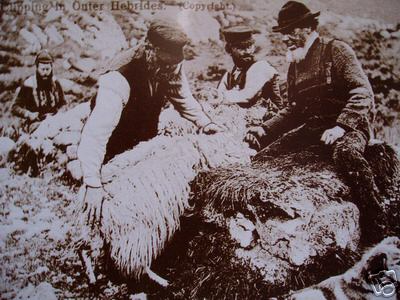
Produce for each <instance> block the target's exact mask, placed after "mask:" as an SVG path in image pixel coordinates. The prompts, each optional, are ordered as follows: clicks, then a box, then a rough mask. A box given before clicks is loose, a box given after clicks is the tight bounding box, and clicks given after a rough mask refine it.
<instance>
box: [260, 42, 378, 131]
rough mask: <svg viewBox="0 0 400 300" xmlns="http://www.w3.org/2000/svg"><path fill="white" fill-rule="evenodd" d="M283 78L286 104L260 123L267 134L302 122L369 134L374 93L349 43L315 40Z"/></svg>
mask: <svg viewBox="0 0 400 300" xmlns="http://www.w3.org/2000/svg"><path fill="white" fill-rule="evenodd" d="M287 81H288V102H289V106H288V107H287V108H286V109H284V110H283V111H281V112H280V113H279V114H278V115H277V116H275V117H273V118H272V119H270V120H268V121H266V122H265V123H264V124H263V127H264V129H265V131H266V132H267V135H272V136H279V135H280V134H283V133H285V132H287V131H289V130H291V129H293V128H296V127H298V126H300V125H303V124H306V125H307V126H310V127H319V128H321V127H324V128H326V129H329V128H331V127H334V126H336V125H339V126H341V127H342V128H344V129H346V130H347V131H351V130H359V131H362V132H363V133H364V134H365V135H366V136H367V137H371V135H372V128H371V123H372V121H373V116H374V111H375V107H374V95H373V92H372V88H371V85H370V83H369V81H368V78H367V76H366V75H365V73H364V71H363V70H362V67H361V64H360V62H359V61H358V59H357V57H356V55H355V53H354V51H353V50H352V49H351V47H350V46H349V45H347V44H346V43H344V42H342V41H338V40H333V41H331V42H325V41H323V40H322V39H320V38H318V39H316V40H315V42H314V43H313V45H312V46H311V47H310V49H309V51H308V53H307V55H306V57H305V58H304V59H303V60H302V61H300V62H296V63H291V64H290V66H289V71H288V80H287Z"/></svg>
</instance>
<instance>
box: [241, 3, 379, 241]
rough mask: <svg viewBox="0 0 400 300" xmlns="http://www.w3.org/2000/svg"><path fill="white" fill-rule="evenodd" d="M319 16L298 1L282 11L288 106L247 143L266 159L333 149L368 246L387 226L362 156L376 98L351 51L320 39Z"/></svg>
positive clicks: (250, 135)
mask: <svg viewBox="0 0 400 300" xmlns="http://www.w3.org/2000/svg"><path fill="white" fill-rule="evenodd" d="M319 14H320V13H319V12H315V13H312V12H311V11H310V10H309V9H308V8H307V7H306V6H305V5H304V4H302V3H299V2H296V1H289V2H287V3H286V4H285V5H284V6H283V7H282V9H281V10H280V12H279V16H278V26H275V27H273V31H274V32H280V33H281V34H282V36H283V41H284V43H285V44H286V46H287V55H286V56H287V60H288V61H289V62H290V66H289V71H288V78H287V82H288V100H289V106H288V107H287V108H285V109H284V110H282V111H281V112H280V113H279V114H278V115H277V116H275V117H273V118H272V119H270V120H268V121H266V122H265V123H263V125H262V126H261V127H257V128H252V129H250V131H249V132H248V134H247V136H246V140H247V141H248V142H249V143H250V144H252V145H253V146H254V147H261V148H264V147H266V148H264V149H263V150H262V151H261V152H262V153H263V155H279V154H281V153H283V152H285V151H286V152H287V151H296V150H299V149H301V148H304V147H306V146H308V145H311V144H321V143H322V144H325V145H327V146H328V147H329V148H331V149H332V152H333V159H334V162H335V164H336V166H337V167H338V170H339V171H340V172H342V173H343V175H344V177H345V178H346V179H347V180H348V182H349V184H350V186H351V187H352V192H353V199H354V200H355V201H356V204H357V206H358V208H359V209H360V225H361V230H362V235H361V237H362V239H363V240H364V242H365V243H369V242H373V241H376V240H378V239H379V238H380V237H381V236H382V234H383V232H382V230H383V228H381V226H382V225H380V224H382V222H384V218H382V215H383V214H382V209H381V208H380V205H379V203H380V202H381V201H382V200H381V199H380V196H379V192H378V189H377V187H376V184H375V181H374V176H373V172H372V170H371V167H370V166H369V164H368V162H367V161H366V160H365V158H364V157H363V154H364V150H365V147H366V146H367V143H368V140H369V139H370V138H371V136H372V130H371V123H372V121H373V117H374V94H373V91H372V88H371V85H370V83H369V81H368V78H367V76H366V75H365V73H364V71H363V70H362V67H361V64H360V62H359V61H358V60H357V58H356V55H355V53H354V51H353V50H352V49H351V47H350V46H349V45H347V44H346V43H344V42H342V41H339V40H331V41H325V40H324V39H322V38H321V37H319V35H318V32H317V31H316V28H317V26H318V16H319ZM295 128H297V129H295ZM293 129H295V130H294V131H292V132H290V133H288V132H289V131H291V130H293ZM283 134H285V135H284V136H283V137H282V135H283ZM289 149H290V150H289ZM260 155H261V153H260Z"/></svg>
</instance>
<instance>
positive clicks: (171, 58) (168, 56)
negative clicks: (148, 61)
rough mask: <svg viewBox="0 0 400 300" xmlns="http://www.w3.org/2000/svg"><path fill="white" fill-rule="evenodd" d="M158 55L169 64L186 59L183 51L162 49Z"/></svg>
mask: <svg viewBox="0 0 400 300" xmlns="http://www.w3.org/2000/svg"><path fill="white" fill-rule="evenodd" d="M157 55H158V57H159V58H160V60H161V61H162V62H164V63H165V64H168V65H176V64H178V63H180V62H181V61H182V60H183V59H184V57H183V53H171V52H168V51H165V50H162V49H160V50H159V52H158V54H157Z"/></svg>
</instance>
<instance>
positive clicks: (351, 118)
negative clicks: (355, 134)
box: [332, 41, 375, 131]
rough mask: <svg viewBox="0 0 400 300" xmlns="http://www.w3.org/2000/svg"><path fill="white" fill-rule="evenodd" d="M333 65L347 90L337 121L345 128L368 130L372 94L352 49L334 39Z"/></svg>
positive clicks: (371, 109) (372, 103)
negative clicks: (345, 99) (344, 103)
mask: <svg viewBox="0 0 400 300" xmlns="http://www.w3.org/2000/svg"><path fill="white" fill-rule="evenodd" d="M332 58H333V67H334V70H336V76H337V77H338V79H337V80H338V81H340V82H343V83H344V84H343V85H344V88H345V89H346V91H348V100H347V103H346V105H345V107H344V108H343V110H342V112H341V113H340V115H339V117H338V118H337V123H338V124H339V125H342V126H343V127H345V128H347V129H352V130H355V129H358V130H364V131H367V130H368V128H367V127H368V124H369V119H370V116H371V115H372V114H373V113H374V107H375V104H374V94H373V91H372V87H371V84H370V83H369V81H368V78H367V76H366V75H365V73H364V71H363V69H362V67H361V64H360V62H359V61H358V59H357V57H356V55H355V53H354V51H353V49H351V47H350V46H348V45H347V44H346V43H344V42H341V41H334V42H333V47H332Z"/></svg>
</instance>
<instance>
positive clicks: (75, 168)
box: [66, 160, 83, 181]
mask: <svg viewBox="0 0 400 300" xmlns="http://www.w3.org/2000/svg"><path fill="white" fill-rule="evenodd" d="M66 170H67V172H68V173H69V174H70V175H71V177H72V178H73V179H75V180H78V181H79V180H81V179H82V176H83V174H82V169H81V163H80V162H79V160H72V161H70V162H69V163H67V166H66Z"/></svg>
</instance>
